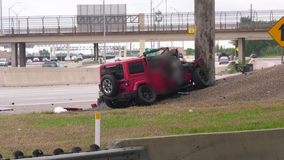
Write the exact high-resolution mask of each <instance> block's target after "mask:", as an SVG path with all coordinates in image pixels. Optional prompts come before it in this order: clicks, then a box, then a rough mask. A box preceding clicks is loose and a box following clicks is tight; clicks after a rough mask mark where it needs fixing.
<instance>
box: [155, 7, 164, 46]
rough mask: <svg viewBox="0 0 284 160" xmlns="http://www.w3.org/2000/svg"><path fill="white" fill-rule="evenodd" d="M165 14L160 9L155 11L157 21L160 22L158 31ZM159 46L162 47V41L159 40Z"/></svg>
mask: <svg viewBox="0 0 284 160" xmlns="http://www.w3.org/2000/svg"><path fill="white" fill-rule="evenodd" d="M163 17H164V16H163V14H162V12H161V11H160V10H158V12H156V13H155V21H156V22H158V31H159V30H160V22H162V21H163ZM158 48H160V41H159V42H158Z"/></svg>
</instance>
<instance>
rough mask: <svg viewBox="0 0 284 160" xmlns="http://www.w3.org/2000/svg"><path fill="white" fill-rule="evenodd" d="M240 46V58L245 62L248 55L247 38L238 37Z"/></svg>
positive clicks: (241, 61) (240, 60)
mask: <svg viewBox="0 0 284 160" xmlns="http://www.w3.org/2000/svg"><path fill="white" fill-rule="evenodd" d="M238 46H239V52H238V54H239V55H238V56H239V57H238V60H239V62H240V63H243V64H244V63H245V62H246V57H245V38H238Z"/></svg>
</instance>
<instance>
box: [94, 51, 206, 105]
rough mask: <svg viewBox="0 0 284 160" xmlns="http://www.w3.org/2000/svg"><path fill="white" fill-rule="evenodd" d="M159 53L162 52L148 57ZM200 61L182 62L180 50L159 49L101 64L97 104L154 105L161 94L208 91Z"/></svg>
mask: <svg viewBox="0 0 284 160" xmlns="http://www.w3.org/2000/svg"><path fill="white" fill-rule="evenodd" d="M158 51H162V53H161V54H160V55H157V56H149V55H151V53H153V52H158ZM200 60H201V57H200V58H198V59H197V60H196V61H195V62H185V61H180V59H179V56H178V50H177V49H173V50H169V48H160V49H155V50H151V51H148V52H144V53H143V56H142V57H140V58H136V59H131V60H125V61H119V62H113V63H107V64H104V65H101V66H100V84H99V88H100V91H99V96H100V97H99V99H98V105H101V103H102V102H105V104H106V105H107V106H109V107H111V108H120V107H125V106H127V105H129V104H133V103H134V104H135V105H151V104H153V103H155V102H156V98H157V95H160V94H171V93H174V92H177V91H186V92H188V91H190V90H192V89H201V88H205V87H207V86H208V85H209V80H208V78H207V75H206V74H205V72H204V70H203V69H202V68H201V67H200V65H199V62H200Z"/></svg>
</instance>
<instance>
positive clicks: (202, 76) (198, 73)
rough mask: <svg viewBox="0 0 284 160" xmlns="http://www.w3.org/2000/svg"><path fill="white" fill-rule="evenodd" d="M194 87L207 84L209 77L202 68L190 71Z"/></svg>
mask: <svg viewBox="0 0 284 160" xmlns="http://www.w3.org/2000/svg"><path fill="white" fill-rule="evenodd" d="M192 79H193V82H194V84H195V89H202V88H206V87H208V86H209V79H208V77H207V75H206V73H205V71H204V70H203V69H202V68H195V70H194V71H193V73H192Z"/></svg>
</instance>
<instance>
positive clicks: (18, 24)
mask: <svg viewBox="0 0 284 160" xmlns="http://www.w3.org/2000/svg"><path fill="white" fill-rule="evenodd" d="M25 9H27V8H23V9H21V10H20V11H19V12H18V13H16V12H15V11H14V10H12V9H11V10H12V11H13V12H14V13H15V15H16V19H17V26H18V28H19V31H20V23H19V20H18V15H19V14H20V13H21V12H22V11H23V10H25Z"/></svg>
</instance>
